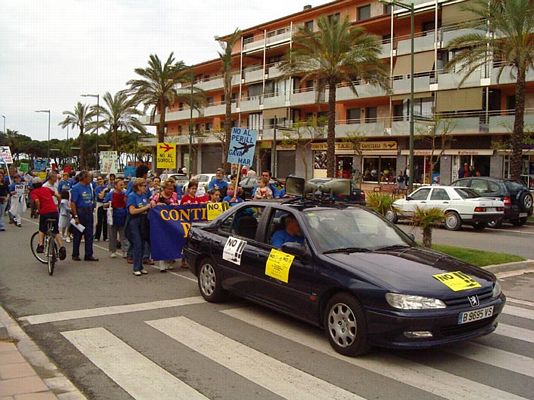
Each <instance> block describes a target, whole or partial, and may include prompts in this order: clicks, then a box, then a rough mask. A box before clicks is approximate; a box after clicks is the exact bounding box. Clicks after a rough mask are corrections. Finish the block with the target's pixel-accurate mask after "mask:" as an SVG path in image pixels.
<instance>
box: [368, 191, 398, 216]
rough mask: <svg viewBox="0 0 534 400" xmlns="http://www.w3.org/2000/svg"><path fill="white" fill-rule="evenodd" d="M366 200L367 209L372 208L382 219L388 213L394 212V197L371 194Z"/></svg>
mask: <svg viewBox="0 0 534 400" xmlns="http://www.w3.org/2000/svg"><path fill="white" fill-rule="evenodd" d="M366 200H367V201H366V203H367V207H369V208H372V209H373V210H375V211H376V212H377V213H379V214H380V215H382V216H383V217H385V216H386V214H387V213H388V211H396V208H395V204H394V203H395V197H393V196H392V195H390V194H387V193H378V192H373V193H370V194H368V195H367V199H366Z"/></svg>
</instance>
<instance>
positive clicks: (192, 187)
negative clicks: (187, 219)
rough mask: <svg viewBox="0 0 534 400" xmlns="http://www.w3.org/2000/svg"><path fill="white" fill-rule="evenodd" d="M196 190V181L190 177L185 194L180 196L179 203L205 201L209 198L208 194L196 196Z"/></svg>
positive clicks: (199, 202) (200, 202)
mask: <svg viewBox="0 0 534 400" xmlns="http://www.w3.org/2000/svg"><path fill="white" fill-rule="evenodd" d="M197 190H198V181H197V180H195V179H191V180H190V181H189V184H188V185H187V194H186V195H185V196H184V197H182V200H181V202H180V205H187V204H202V203H207V202H208V200H209V199H208V196H202V197H196V193H197Z"/></svg>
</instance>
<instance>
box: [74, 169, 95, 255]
mask: <svg viewBox="0 0 534 400" xmlns="http://www.w3.org/2000/svg"><path fill="white" fill-rule="evenodd" d="M78 178H79V181H78V183H77V184H76V185H74V186H73V187H72V189H71V192H70V201H71V203H70V209H71V212H72V215H73V218H74V222H75V224H76V225H83V226H84V228H85V229H84V230H83V232H80V231H79V230H78V229H74V242H73V245H72V259H73V260H74V261H80V243H81V242H82V235H83V237H84V239H85V257H84V260H85V261H98V258H95V257H93V224H94V218H93V200H94V195H93V188H92V187H91V180H92V177H91V174H90V173H89V172H87V171H82V172H80V174H79V175H78Z"/></svg>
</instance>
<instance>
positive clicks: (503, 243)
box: [398, 223, 534, 259]
mask: <svg viewBox="0 0 534 400" xmlns="http://www.w3.org/2000/svg"><path fill="white" fill-rule="evenodd" d="M398 226H399V227H400V228H401V229H403V230H404V231H405V232H408V233H413V234H414V235H415V236H416V240H418V241H420V240H421V232H420V229H418V228H415V227H413V226H411V225H409V224H408V223H400V224H398ZM432 232H433V234H432V239H433V243H439V244H447V245H451V246H460V247H469V248H473V249H480V250H488V251H496V252H500V253H509V254H516V255H520V256H523V257H525V258H527V259H534V246H533V245H532V244H533V243H534V225H532V224H527V225H523V226H521V227H516V226H512V225H508V224H504V225H503V227H502V228H500V229H485V230H483V231H481V232H477V231H475V230H473V228H471V227H470V226H465V227H462V229H461V230H459V231H448V230H446V229H444V228H435V229H433V231H432Z"/></svg>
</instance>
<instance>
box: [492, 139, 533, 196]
mask: <svg viewBox="0 0 534 400" xmlns="http://www.w3.org/2000/svg"><path fill="white" fill-rule="evenodd" d="M498 154H500V155H502V157H503V158H504V162H503V171H502V173H503V175H502V176H503V177H505V178H510V176H511V173H510V156H511V151H510V150H506V151H499V152H498ZM521 179H522V180H523V181H524V182H525V184H526V185H527V186H528V187H529V189H530V190H534V149H531V150H523V171H522V173H521Z"/></svg>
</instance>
